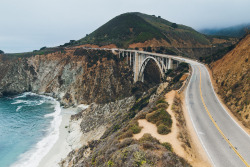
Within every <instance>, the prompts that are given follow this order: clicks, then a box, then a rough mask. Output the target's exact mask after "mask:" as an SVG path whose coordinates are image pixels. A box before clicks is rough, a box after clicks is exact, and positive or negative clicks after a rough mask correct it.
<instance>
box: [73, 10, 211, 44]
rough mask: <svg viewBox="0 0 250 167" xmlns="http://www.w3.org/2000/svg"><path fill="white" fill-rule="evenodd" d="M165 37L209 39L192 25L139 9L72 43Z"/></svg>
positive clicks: (163, 38) (170, 39)
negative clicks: (141, 11) (185, 24)
mask: <svg viewBox="0 0 250 167" xmlns="http://www.w3.org/2000/svg"><path fill="white" fill-rule="evenodd" d="M153 38H155V39H157V40H160V39H162V40H165V41H166V42H167V43H169V44H171V43H172V42H171V41H175V40H181V39H182V40H191V41H192V42H197V43H200V44H209V40H208V39H207V38H206V37H205V36H204V35H202V34H200V33H198V32H196V31H195V30H193V29H192V28H189V27H186V26H183V25H178V24H175V23H171V22H169V21H166V20H164V19H162V18H160V17H156V16H150V15H146V14H141V13H125V14H122V15H119V16H117V17H115V18H113V19H112V20H110V21H109V22H107V23H106V24H104V25H103V26H101V27H100V28H98V29H97V30H96V31H94V32H93V33H91V34H90V35H88V36H86V37H85V38H82V39H80V40H79V41H76V42H75V44H97V45H109V44H115V45H117V46H118V47H125V48H126V47H128V46H129V44H132V43H139V42H145V41H147V40H152V39H153Z"/></svg>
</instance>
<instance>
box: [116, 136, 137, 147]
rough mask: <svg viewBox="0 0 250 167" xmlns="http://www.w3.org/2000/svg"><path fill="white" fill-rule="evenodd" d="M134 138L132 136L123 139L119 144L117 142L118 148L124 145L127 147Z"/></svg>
mask: <svg viewBox="0 0 250 167" xmlns="http://www.w3.org/2000/svg"><path fill="white" fill-rule="evenodd" d="M134 141H135V140H134V139H132V138H126V139H124V140H123V141H122V142H121V143H120V144H119V146H118V147H119V148H120V149H121V148H124V147H128V146H130V145H131V144H132V143H133V142H134Z"/></svg>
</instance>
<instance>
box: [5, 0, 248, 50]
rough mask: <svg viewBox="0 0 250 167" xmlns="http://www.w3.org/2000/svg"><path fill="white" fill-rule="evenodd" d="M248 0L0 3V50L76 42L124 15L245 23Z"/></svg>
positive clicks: (193, 23)
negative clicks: (144, 14) (141, 14)
mask: <svg viewBox="0 0 250 167" xmlns="http://www.w3.org/2000/svg"><path fill="white" fill-rule="evenodd" d="M249 7H250V0H0V50H3V51H4V52H5V53H17V52H27V51H33V50H37V49H40V48H41V47H43V46H47V47H53V46H59V45H61V44H64V43H66V42H68V41H69V40H78V39H80V38H82V37H84V36H85V35H86V34H90V33H91V32H92V31H94V30H95V29H97V28H98V27H100V26H101V25H103V24H104V23H106V22H107V21H109V20H111V19H112V18H113V17H115V16H117V15H120V14H122V13H126V12H142V13H146V14H150V15H156V16H161V17H162V18H164V19H166V20H169V21H171V22H175V23H178V24H184V25H187V26H190V27H193V28H194V29H196V30H199V29H203V28H220V27H229V26H233V25H238V24H243V23H250V10H249Z"/></svg>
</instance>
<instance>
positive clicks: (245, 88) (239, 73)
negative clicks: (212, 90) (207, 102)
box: [211, 34, 250, 127]
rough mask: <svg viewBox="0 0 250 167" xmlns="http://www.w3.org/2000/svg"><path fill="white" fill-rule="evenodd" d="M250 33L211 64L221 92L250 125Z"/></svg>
mask: <svg viewBox="0 0 250 167" xmlns="http://www.w3.org/2000/svg"><path fill="white" fill-rule="evenodd" d="M249 59H250V34H248V35H246V36H245V38H243V39H242V40H241V41H240V42H239V43H238V45H237V46H236V47H235V48H234V49H233V50H232V51H230V52H229V53H227V54H226V55H225V56H224V57H223V58H221V59H220V60H218V61H216V62H214V63H212V64H211V68H212V71H213V76H214V78H215V80H216V83H217V84H218V87H219V92H218V93H219V94H220V95H221V96H222V98H223V100H224V101H225V103H226V104H227V106H228V107H229V108H230V109H231V111H232V112H233V113H234V114H235V115H236V116H237V117H238V118H239V119H240V120H242V121H243V123H244V124H245V125H246V126H247V127H250V117H249V114H250V104H249V100H250V94H249V91H250V85H249V83H250V82H249V78H250V63H249Z"/></svg>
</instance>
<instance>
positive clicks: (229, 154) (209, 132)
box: [104, 48, 250, 167]
mask: <svg viewBox="0 0 250 167" xmlns="http://www.w3.org/2000/svg"><path fill="white" fill-rule="evenodd" d="M104 50H112V51H114V50H117V49H106V48H104ZM120 50H122V49H120ZM128 51H133V50H128ZM145 53H147V52H145ZM154 55H157V56H160V57H167V58H168V57H172V58H174V59H176V60H180V61H183V60H184V59H185V61H186V62H187V63H189V64H190V65H191V66H192V69H193V74H192V77H191V79H190V82H189V84H188V87H187V90H186V104H187V109H188V112H189V115H190V117H191V119H192V123H193V126H194V128H195V130H196V133H197V135H198V137H199V139H200V141H201V143H202V145H203V147H204V149H205V151H206V152H207V154H208V156H209V158H210V160H211V163H212V164H213V166H216V167H245V166H247V167H250V136H249V135H248V134H247V133H245V132H244V131H243V130H242V129H241V128H240V127H239V126H238V124H237V123H236V122H235V121H234V120H233V119H232V118H231V117H230V116H229V114H228V113H227V112H226V111H225V110H224V108H223V107H222V105H221V104H220V102H219V100H218V99H217V97H216V95H215V93H214V90H213V87H212V84H211V80H210V77H209V74H208V71H207V69H206V67H205V66H204V65H203V64H200V63H198V62H196V61H193V60H190V59H187V58H180V57H176V56H174V57H173V56H171V55H162V54H155V53H154Z"/></svg>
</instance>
